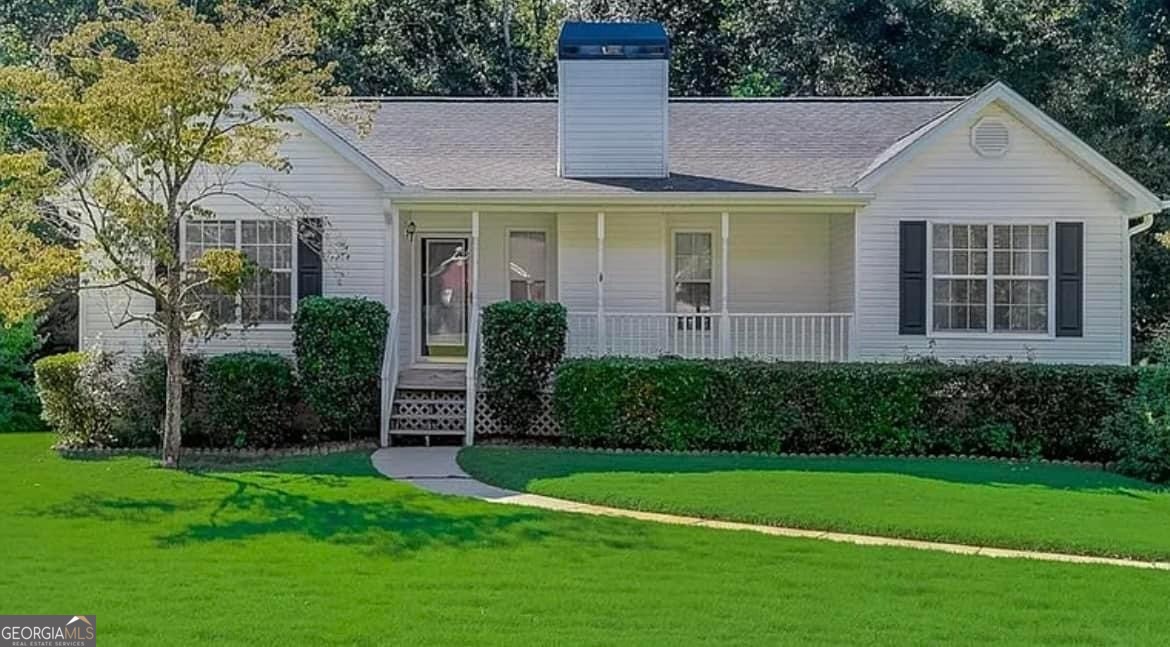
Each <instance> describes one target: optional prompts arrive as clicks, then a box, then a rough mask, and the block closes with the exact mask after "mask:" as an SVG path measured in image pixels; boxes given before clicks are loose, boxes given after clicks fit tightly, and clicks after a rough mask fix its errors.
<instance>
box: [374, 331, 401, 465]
mask: <svg viewBox="0 0 1170 647" xmlns="http://www.w3.org/2000/svg"><path fill="white" fill-rule="evenodd" d="M381 382H382V402H381V412H382V415H381V418H380V427H379V429H380V431H379V438H378V442H379V443H380V444H381V446H382V447H387V446H389V444H390V415H391V413H392V412H393V408H394V393H395V391H397V390H398V311H397V310H395V311H394V312H391V313H390V321H389V322H388V323H387V324H386V340H385V341H384V342H383V344H382V380H381Z"/></svg>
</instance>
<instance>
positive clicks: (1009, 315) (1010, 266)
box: [992, 225, 1048, 332]
mask: <svg viewBox="0 0 1170 647" xmlns="http://www.w3.org/2000/svg"><path fill="white" fill-rule="evenodd" d="M993 237H994V239H995V263H994V266H995V267H994V273H995V289H994V292H995V309H994V312H993V314H992V318H993V320H994V322H995V330H1002V331H1008V332H1045V331H1047V330H1048V227H1046V226H1044V225H996V226H995V227H994V234H993Z"/></svg>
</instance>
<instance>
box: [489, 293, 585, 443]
mask: <svg viewBox="0 0 1170 647" xmlns="http://www.w3.org/2000/svg"><path fill="white" fill-rule="evenodd" d="M567 321H568V319H567V314H566V312H565V307H564V306H563V305H561V304H559V303H538V302H536V301H503V302H499V303H493V304H491V305H489V306H488V307H486V308H484V310H483V378H484V385H483V386H484V391H485V395H486V397H487V399H488V403H489V406H491V408H492V412H493V414H494V416H495V418H496V419H497V420H499V421H500V423H501V425H502V426H504V427H505V428H506V429H508V430H509V431H510V432H512V433H516V434H523V433H525V432H527V431H528V429H529V427H531V425H532V421H533V420H534V419H535V418H536V416H537V414H538V413H539V412H540V409H541V406H542V403H541V399H540V396H541V393H543V392H544V390H545V389H546V388H547V387H548V383H549V378H550V377H551V376H552V372H553V369H554V368H555V367H556V365H557V364H559V363H560V361H561V358H562V357H563V356H564V354H565V335H566V333H567V331H568V323H567Z"/></svg>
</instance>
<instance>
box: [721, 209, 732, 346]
mask: <svg viewBox="0 0 1170 647" xmlns="http://www.w3.org/2000/svg"><path fill="white" fill-rule="evenodd" d="M720 220H721V221H722V222H721V227H720V231H721V233H722V237H723V251H722V257H721V258H722V267H721V268H720V279H721V280H720V287H719V294H720V301H721V304H720V309H719V312H720V316H719V356H720V357H731V314H730V313H729V311H728V309H727V291H728V285H729V284H730V282H729V279H728V276H729V275H730V274H731V271H730V263H728V259H727V248H728V239H729V238H730V237H731V217H730V215H728V213H727V212H726V211H724V212H723V213H722V214H720Z"/></svg>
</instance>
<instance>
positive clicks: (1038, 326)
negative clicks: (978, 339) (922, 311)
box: [930, 224, 1049, 333]
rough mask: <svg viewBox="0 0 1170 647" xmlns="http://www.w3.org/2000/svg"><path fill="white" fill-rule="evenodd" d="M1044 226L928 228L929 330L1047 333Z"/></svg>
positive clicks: (1047, 230)
mask: <svg viewBox="0 0 1170 647" xmlns="http://www.w3.org/2000/svg"><path fill="white" fill-rule="evenodd" d="M1048 236H1049V227H1048V226H1047V225H970V224H934V225H932V226H931V260H930V262H931V277H932V286H931V294H932V304H933V308H932V312H931V314H932V318H933V328H934V330H936V331H940V332H1017V333H1019V332H1024V333H1044V332H1047V331H1048V285H1049V284H1048V281H1049V249H1048V246H1049V242H1048Z"/></svg>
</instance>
